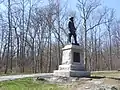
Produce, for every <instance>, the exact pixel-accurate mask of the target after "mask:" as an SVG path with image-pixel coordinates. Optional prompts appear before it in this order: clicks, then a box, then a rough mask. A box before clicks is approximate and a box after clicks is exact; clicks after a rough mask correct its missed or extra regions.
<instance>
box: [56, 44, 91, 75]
mask: <svg viewBox="0 0 120 90" xmlns="http://www.w3.org/2000/svg"><path fill="white" fill-rule="evenodd" d="M62 50H63V55H62V64H61V65H59V69H58V70H54V76H62V77H90V71H86V70H85V67H84V63H83V52H82V50H81V49H80V46H78V45H66V46H65V47H64V48H63V49H62Z"/></svg>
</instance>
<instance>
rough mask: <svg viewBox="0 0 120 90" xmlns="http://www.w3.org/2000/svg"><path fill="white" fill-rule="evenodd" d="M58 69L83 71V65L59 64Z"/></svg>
mask: <svg viewBox="0 0 120 90" xmlns="http://www.w3.org/2000/svg"><path fill="white" fill-rule="evenodd" d="M59 70H76V71H85V68H84V66H83V65H72V64H69V65H59Z"/></svg>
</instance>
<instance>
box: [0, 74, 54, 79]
mask: <svg viewBox="0 0 120 90" xmlns="http://www.w3.org/2000/svg"><path fill="white" fill-rule="evenodd" d="M52 75H53V74H52V73H37V74H23V75H22V74H21V75H9V76H0V81H6V80H15V79H19V78H26V77H39V76H40V77H48V76H52Z"/></svg>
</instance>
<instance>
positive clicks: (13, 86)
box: [0, 78, 66, 90]
mask: <svg viewBox="0 0 120 90" xmlns="http://www.w3.org/2000/svg"><path fill="white" fill-rule="evenodd" d="M61 89H62V90H66V89H65V88H63V87H60V86H59V85H57V84H48V83H45V82H43V81H35V80H33V79H32V78H24V79H17V80H12V81H4V82H0V90H61Z"/></svg>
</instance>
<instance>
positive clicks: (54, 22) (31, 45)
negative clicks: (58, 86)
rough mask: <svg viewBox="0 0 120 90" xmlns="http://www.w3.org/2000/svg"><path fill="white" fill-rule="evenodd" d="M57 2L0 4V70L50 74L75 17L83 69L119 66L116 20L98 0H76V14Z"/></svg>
mask: <svg viewBox="0 0 120 90" xmlns="http://www.w3.org/2000/svg"><path fill="white" fill-rule="evenodd" d="M68 2H69V0H66V1H64V2H63V1H60V0H48V1H47V0H46V3H47V4H43V3H44V1H42V0H3V1H2V0H1V1H0V72H2V73H5V74H6V73H37V72H41V73H42V72H52V71H53V70H55V69H57V68H58V65H59V64H60V63H61V58H62V51H61V49H62V48H63V47H64V46H65V45H66V44H67V37H68V31H69V30H68V25H67V24H68V20H69V17H70V16H74V17H75V26H76V28H77V38H78V42H79V44H80V47H81V48H83V51H84V64H85V67H86V69H87V70H91V71H92V70H118V69H119V68H120V20H119V19H118V18H116V15H115V10H114V9H111V8H108V7H105V6H102V5H101V2H100V0H78V1H77V4H76V10H74V11H72V10H71V11H70V10H69V9H68Z"/></svg>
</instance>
